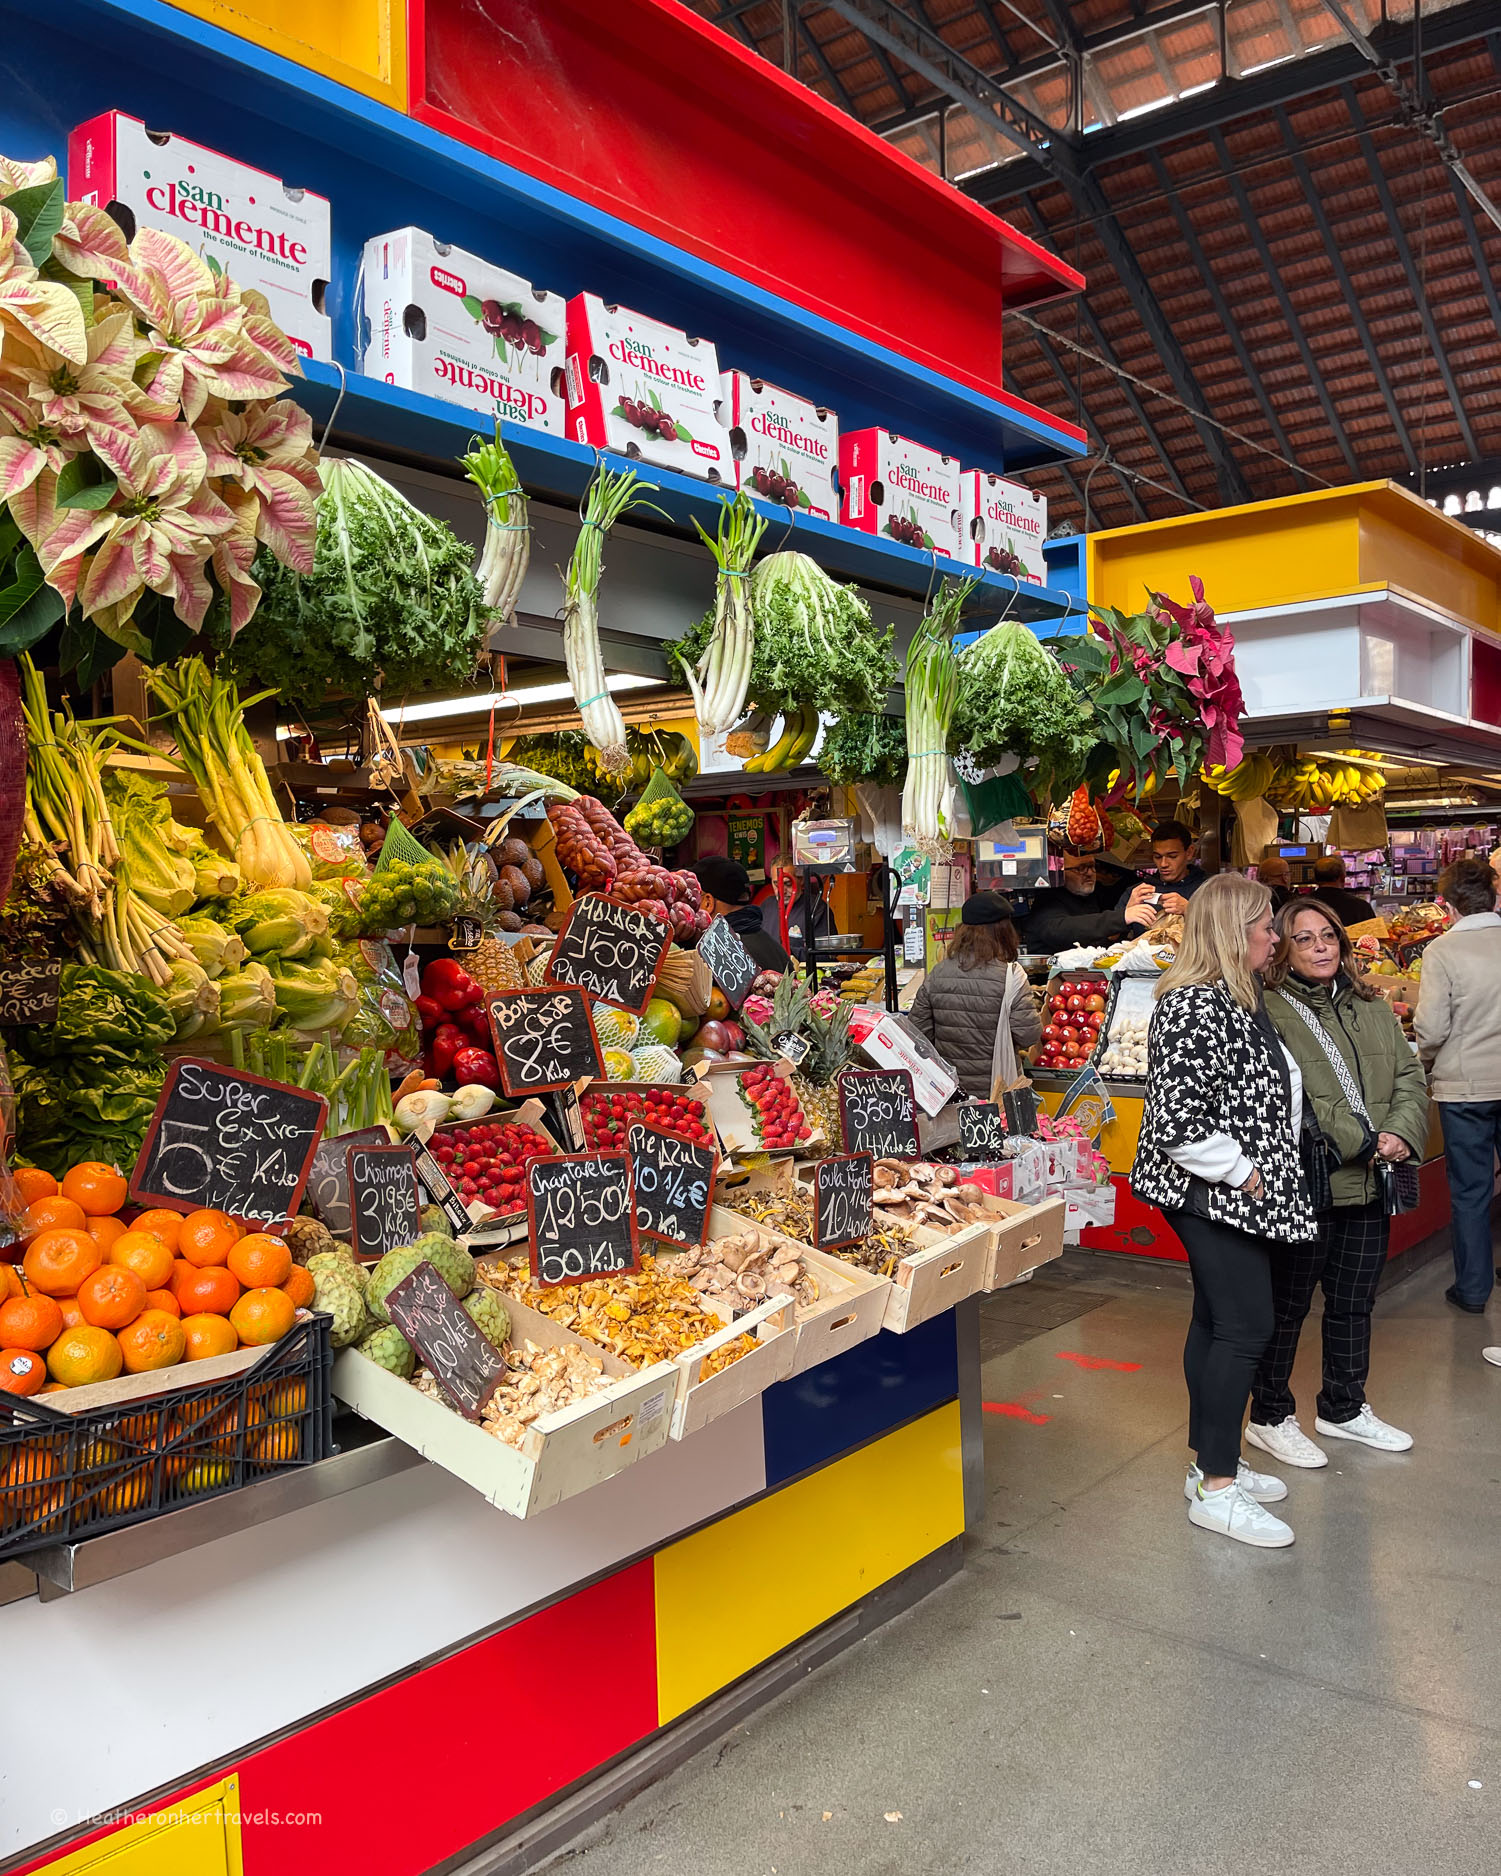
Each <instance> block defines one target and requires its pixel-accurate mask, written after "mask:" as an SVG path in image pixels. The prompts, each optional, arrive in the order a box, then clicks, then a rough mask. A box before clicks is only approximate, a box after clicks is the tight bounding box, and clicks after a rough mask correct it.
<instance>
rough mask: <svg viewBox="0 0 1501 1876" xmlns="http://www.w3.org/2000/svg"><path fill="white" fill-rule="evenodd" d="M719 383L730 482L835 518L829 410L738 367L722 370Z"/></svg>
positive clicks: (835, 446) (834, 421)
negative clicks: (732, 478) (732, 468)
mask: <svg viewBox="0 0 1501 1876" xmlns="http://www.w3.org/2000/svg"><path fill="white" fill-rule="evenodd" d="M719 384H720V391H719V420H720V422H721V423H722V424H723V425H724V427H725V428H726V429H727V430H728V431H729V433H730V455H731V457H732V459H733V461H734V464H735V486H736V488H742V489H748V490H749V491H750V493H751V494H752V495H760V496H763V497H765V499H766V500H768V501H774V502H785V503H786V504H787V505H788V506H789V507H791V508H801V509H804V510H806V511H807V513H809V514H812V515H822V516H823V518H824V519H825V520H826V521H837V520H838V519H839V490H838V484H837V480H836V476H837V471H838V468H839V419H838V417H837V416H835V414H834V412H833V411H832V410H825V409H824V407H823V406H822V405H821V404H814V403H812V402H811V401H810V400H809V399H808V398H805V397H798V396H796V395H795V394H794V393H793V392H791V391H783V390H779V389H778V387H777V386H776V385H774V384H763V383H762V381H761V380H760V379H759V378H752V377H749V376H747V374H746V373H745V372H743V371H727V372H725V374H724V375H723V377H722V378H721V379H720V381H719ZM789 485H790V486H789Z"/></svg>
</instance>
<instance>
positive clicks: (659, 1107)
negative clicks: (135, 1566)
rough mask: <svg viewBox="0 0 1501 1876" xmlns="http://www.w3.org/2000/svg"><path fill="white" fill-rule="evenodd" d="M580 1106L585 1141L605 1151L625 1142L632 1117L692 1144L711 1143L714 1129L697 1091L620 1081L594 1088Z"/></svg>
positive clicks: (704, 1144) (707, 1144) (586, 1143)
mask: <svg viewBox="0 0 1501 1876" xmlns="http://www.w3.org/2000/svg"><path fill="white" fill-rule="evenodd" d="M580 1106H581V1108H582V1110H583V1116H584V1143H585V1145H587V1146H590V1147H597V1148H599V1149H600V1150H601V1151H607V1150H609V1149H610V1148H613V1147H623V1146H624V1145H625V1143H626V1142H625V1135H626V1129H627V1128H628V1127H629V1126H630V1125H631V1123H632V1121H644V1122H645V1123H646V1125H647V1126H649V1127H660V1128H661V1129H662V1131H663V1132H664V1133H675V1134H679V1135H680V1136H681V1137H682V1138H683V1139H684V1140H691V1141H693V1143H694V1145H695V1146H712V1145H713V1144H714V1134H713V1130H712V1129H711V1128H710V1126H709V1117H708V1114H707V1112H706V1111H705V1108H704V1104H703V1102H702V1101H701V1100H700V1099H699V1097H698V1096H697V1095H696V1094H684V1093H682V1092H681V1091H680V1090H678V1089H674V1088H631V1087H628V1086H625V1085H622V1084H620V1083H617V1084H616V1085H615V1086H614V1087H611V1088H609V1089H605V1088H594V1089H591V1090H590V1091H589V1093H587V1094H586V1095H585V1096H584V1098H583V1100H582V1102H581V1103H580Z"/></svg>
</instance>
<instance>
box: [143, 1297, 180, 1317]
mask: <svg viewBox="0 0 1501 1876" xmlns="http://www.w3.org/2000/svg"><path fill="white" fill-rule="evenodd" d="M146 1307H147V1308H148V1309H163V1310H165V1311H166V1312H167V1314H168V1315H169V1316H170V1317H171V1318H172V1320H173V1321H174V1322H175V1321H176V1320H177V1319H178V1317H179V1316H181V1314H182V1305H181V1304H180V1303H179V1302H178V1300H177V1298H176V1297H175V1296H174V1295H173V1294H172V1292H171V1291H170V1290H148V1291H147V1292H146Z"/></svg>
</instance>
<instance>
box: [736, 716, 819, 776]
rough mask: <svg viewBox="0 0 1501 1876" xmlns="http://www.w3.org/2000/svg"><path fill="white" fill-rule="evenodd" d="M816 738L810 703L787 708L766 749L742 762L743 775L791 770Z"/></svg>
mask: <svg viewBox="0 0 1501 1876" xmlns="http://www.w3.org/2000/svg"><path fill="white" fill-rule="evenodd" d="M817 740H818V712H817V711H816V710H814V709H813V708H812V707H811V706H808V707H800V708H799V709H796V710H793V711H789V712H788V714H787V715H786V716H784V717H783V719H782V733H781V735H780V736H779V737H778V738H777V740H776V741H775V742H774V743H773V744H772V745H771V747H770V748H769V749H767V750H763V752H762V753H761V754H760V755H758V756H751V757H750V758H749V760H748V761H747V762H746V765H745V773H746V774H747V775H768V774H770V772H771V771H772V770H773V769H795V768H796V767H797V765H798V763H799V762H801V761H803V760H804V758H805V757H806V756H807V754H808V751H809V750H810V749H811V748H812V747H813V745H814V743H815V742H816V741H817Z"/></svg>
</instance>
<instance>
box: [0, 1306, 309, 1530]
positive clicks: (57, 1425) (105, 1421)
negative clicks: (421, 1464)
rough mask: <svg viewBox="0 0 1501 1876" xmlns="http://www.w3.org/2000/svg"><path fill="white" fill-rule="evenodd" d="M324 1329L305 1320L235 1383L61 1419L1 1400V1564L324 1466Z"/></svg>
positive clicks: (175, 1373) (228, 1380)
mask: <svg viewBox="0 0 1501 1876" xmlns="http://www.w3.org/2000/svg"><path fill="white" fill-rule="evenodd" d="M332 1326H333V1325H332V1319H331V1318H330V1317H328V1316H325V1315H321V1314H319V1315H310V1316H308V1317H306V1318H305V1319H304V1320H301V1321H299V1322H297V1323H296V1324H295V1326H294V1327H293V1328H291V1329H290V1330H289V1331H288V1332H287V1334H286V1335H284V1336H283V1337H282V1338H281V1340H280V1341H279V1342H277V1343H275V1344H274V1345H273V1346H272V1347H270V1348H268V1349H267V1350H266V1351H265V1353H264V1354H263V1355H262V1356H261V1358H260V1360H259V1361H257V1362H256V1363H254V1364H253V1366H251V1367H249V1368H247V1369H246V1370H245V1371H244V1372H243V1373H241V1374H236V1375H229V1376H226V1377H225V1378H223V1379H221V1380H216V1381H203V1382H198V1383H196V1384H194V1383H192V1382H190V1381H189V1380H188V1379H187V1377H188V1375H189V1374H190V1373H191V1371H192V1364H182V1365H180V1366H179V1367H177V1368H167V1369H163V1370H162V1371H161V1372H162V1377H163V1379H164V1380H166V1378H167V1377H168V1376H170V1377H172V1378H173V1380H176V1381H180V1383H181V1385H177V1386H169V1387H168V1388H167V1390H166V1391H164V1392H162V1393H159V1394H152V1395H149V1396H147V1397H145V1398H141V1399H136V1400H127V1401H118V1402H116V1403H114V1404H113V1405H112V1406H108V1407H86V1408H84V1409H83V1411H82V1412H80V1413H76V1414H65V1413H59V1412H58V1411H57V1410H56V1409H55V1408H54V1407H51V1406H49V1405H48V1404H47V1402H46V1401H44V1400H43V1399H41V1398H40V1397H35V1398H28V1397H22V1396H18V1395H15V1394H0V1559H4V1558H7V1557H14V1556H18V1555H20V1554H21V1553H22V1552H23V1551H28V1550H39V1549H42V1548H43V1547H45V1546H47V1545H51V1544H64V1543H73V1542H76V1541H78V1540H80V1539H82V1538H85V1537H97V1536H99V1535H100V1534H101V1533H103V1532H105V1531H118V1530H120V1529H121V1528H122V1527H124V1526H125V1525H127V1524H140V1523H141V1522H143V1521H144V1520H145V1519H147V1518H154V1517H156V1516H157V1515H158V1514H159V1513H161V1512H163V1511H176V1510H178V1509H179V1508H180V1507H181V1506H183V1505H186V1504H193V1503H196V1502H197V1501H198V1500H200V1499H204V1498H215V1497H218V1496H220V1495H221V1494H223V1493H224V1492H233V1491H238V1490H239V1488H240V1487H241V1486H242V1485H252V1484H254V1483H255V1482H256V1480H258V1479H265V1478H271V1477H274V1476H275V1475H276V1474H277V1473H279V1472H290V1471H293V1470H294V1469H296V1468H298V1467H301V1466H307V1465H311V1464H313V1463H314V1462H315V1461H316V1460H319V1459H326V1458H327V1457H328V1455H329V1453H330V1452H332V1450H333V1387H332V1380H331V1372H332V1364H333V1344H332V1342H331V1341H330V1339H329V1337H330V1331H331V1329H332Z"/></svg>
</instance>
